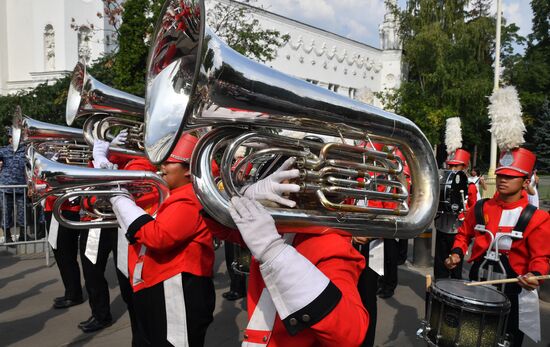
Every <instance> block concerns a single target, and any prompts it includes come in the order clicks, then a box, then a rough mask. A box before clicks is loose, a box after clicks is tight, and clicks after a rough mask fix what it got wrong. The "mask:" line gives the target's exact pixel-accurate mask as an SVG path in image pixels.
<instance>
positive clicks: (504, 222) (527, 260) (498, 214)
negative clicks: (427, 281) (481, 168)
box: [445, 148, 550, 346]
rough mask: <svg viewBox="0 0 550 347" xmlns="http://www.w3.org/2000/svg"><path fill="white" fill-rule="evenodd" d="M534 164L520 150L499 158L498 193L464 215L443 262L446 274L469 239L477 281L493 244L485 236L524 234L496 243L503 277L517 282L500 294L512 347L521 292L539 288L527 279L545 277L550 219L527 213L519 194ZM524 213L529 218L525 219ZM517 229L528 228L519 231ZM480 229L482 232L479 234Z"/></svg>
mask: <svg viewBox="0 0 550 347" xmlns="http://www.w3.org/2000/svg"><path fill="white" fill-rule="evenodd" d="M535 160H536V157H535V155H534V154H533V153H532V152H530V151H528V150H526V149H523V148H516V149H513V150H509V151H506V152H504V153H503V154H502V156H501V158H500V165H499V167H498V168H497V170H496V174H497V193H496V194H495V196H494V197H493V198H492V199H488V200H486V201H485V200H480V201H479V202H478V203H477V204H476V206H475V208H474V209H472V210H471V213H468V214H467V215H466V219H465V221H464V224H463V225H462V226H461V227H460V228H459V230H458V234H457V236H456V239H455V242H454V245H453V249H452V251H451V254H450V255H449V257H448V258H447V259H446V261H445V264H446V266H447V268H449V269H453V268H455V267H456V266H457V265H458V264H460V263H461V261H462V259H463V257H464V255H465V254H466V251H467V249H468V246H469V243H470V241H471V240H472V238H473V239H474V245H473V248H472V253H471V255H470V259H469V262H473V264H472V269H471V271H470V279H471V280H477V279H478V274H479V270H480V266H481V264H482V261H483V260H484V255H485V254H486V252H487V251H488V249H489V247H490V245H491V242H492V239H493V237H491V236H490V235H488V234H489V233H491V234H493V236H494V237H498V235H500V234H503V233H504V234H506V233H511V232H512V230H515V231H518V230H521V229H523V232H522V233H521V234H522V235H521V238H515V239H514V240H513V241H512V240H511V238H510V237H500V238H499V239H500V242H498V246H499V253H500V257H499V258H500V261H501V262H502V264H503V266H504V268H505V270H506V274H505V275H506V276H507V277H508V278H514V277H517V278H518V279H519V283H518V284H506V286H505V289H504V293H505V294H506V295H507V296H508V298H509V299H510V302H511V310H510V316H509V318H508V327H507V332H508V333H510V334H511V335H512V336H513V344H512V345H513V346H521V343H522V341H523V335H524V334H523V332H522V331H521V330H520V329H521V326H522V321H523V320H522V318H521V317H520V315H519V313H518V307H519V306H522V305H523V304H522V297H523V296H524V294H528V293H527V292H525V291H524V292H522V288H523V289H524V290H526V291H532V290H533V289H536V288H538V286H539V285H540V283H539V281H537V280H536V279H533V278H532V277H533V276H537V275H545V274H548V273H549V272H550V243H549V242H548V240H549V239H550V217H549V216H548V213H547V212H545V211H542V210H539V209H536V208H532V209H531V207H528V199H527V194H526V192H525V190H524V188H525V186H526V185H527V184H529V179H528V177H529V175H530V174H531V172H532V171H533V166H534V164H535ZM529 210H531V211H530V213H532V214H531V215H528V214H527V213H528V211H529ZM478 211H479V212H480V213H478ZM476 215H477V216H478V217H476ZM481 216H482V217H481ZM479 219H482V220H479ZM522 220H524V222H522ZM522 223H528V224H527V225H526V227H522V226H521V224H522ZM476 225H477V227H476ZM480 226H481V227H483V228H484V229H486V230H487V231H485V232H483V231H480V229H481V228H480ZM496 268H497V269H498V267H496ZM537 302H538V300H537Z"/></svg>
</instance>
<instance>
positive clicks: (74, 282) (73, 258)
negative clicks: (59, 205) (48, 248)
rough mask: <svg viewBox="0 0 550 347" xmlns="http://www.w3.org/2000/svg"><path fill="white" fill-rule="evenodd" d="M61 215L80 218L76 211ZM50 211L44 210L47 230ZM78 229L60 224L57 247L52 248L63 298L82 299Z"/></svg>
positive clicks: (50, 218)
mask: <svg viewBox="0 0 550 347" xmlns="http://www.w3.org/2000/svg"><path fill="white" fill-rule="evenodd" d="M62 214H63V217H65V218H67V219H69V220H72V221H78V220H80V216H79V214H78V212H71V211H63V212H62ZM51 220H52V213H51V212H46V224H47V228H48V230H49V228H50V222H51ZM79 235H80V230H77V229H69V228H66V227H64V226H62V225H60V226H59V230H58V232H57V249H54V250H53V254H54V257H55V261H56V263H57V268H58V269H59V274H60V275H61V280H62V281H63V286H64V287H65V298H66V299H69V300H75V301H79V300H82V285H81V284H80V267H79V266H78V261H77V256H78V237H79Z"/></svg>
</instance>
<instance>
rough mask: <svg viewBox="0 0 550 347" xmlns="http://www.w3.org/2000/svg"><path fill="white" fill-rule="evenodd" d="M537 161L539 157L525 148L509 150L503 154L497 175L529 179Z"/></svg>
mask: <svg viewBox="0 0 550 347" xmlns="http://www.w3.org/2000/svg"><path fill="white" fill-rule="evenodd" d="M536 161H537V156H536V155H535V154H534V153H533V152H531V151H529V150H527V149H525V148H514V149H511V150H507V151H505V152H502V153H501V155H500V160H499V162H498V167H497V169H496V171H495V173H496V174H497V175H506V176H514V177H523V176H526V177H529V176H530V175H531V173H532V172H533V168H534V167H535V162H536Z"/></svg>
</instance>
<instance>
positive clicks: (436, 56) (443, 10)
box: [384, 0, 521, 160]
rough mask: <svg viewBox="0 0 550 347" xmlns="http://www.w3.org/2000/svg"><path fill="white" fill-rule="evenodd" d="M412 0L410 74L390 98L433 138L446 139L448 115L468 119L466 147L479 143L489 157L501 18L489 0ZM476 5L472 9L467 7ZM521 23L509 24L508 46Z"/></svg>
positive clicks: (406, 40)
mask: <svg viewBox="0 0 550 347" xmlns="http://www.w3.org/2000/svg"><path fill="white" fill-rule="evenodd" d="M468 3H469V1H467V0H457V1H439V0H408V1H407V7H406V9H405V10H403V11H399V10H398V9H397V8H394V12H395V13H396V15H397V17H398V18H399V20H400V23H401V24H400V37H401V39H402V42H403V49H404V61H405V63H406V66H407V67H408V76H407V78H406V80H405V81H404V82H403V83H402V85H401V87H400V88H399V89H398V90H396V91H390V92H388V93H386V94H385V95H384V96H385V98H384V101H386V102H389V106H390V107H392V108H393V109H395V110H396V111H397V112H398V113H400V114H402V115H404V116H406V117H408V118H410V119H411V120H413V121H414V122H415V123H416V124H418V125H419V126H420V128H421V129H422V130H423V131H424V133H425V134H426V136H427V137H428V139H429V140H430V141H431V142H432V144H439V143H442V142H443V135H444V130H445V129H444V127H445V120H446V119H447V118H450V117H460V118H461V120H462V135H463V139H464V140H463V147H465V148H467V149H470V150H472V149H473V148H474V146H477V147H478V149H479V152H480V153H481V154H482V158H481V159H482V160H483V159H484V158H485V154H487V157H488V148H489V144H490V141H489V138H490V134H489V132H488V128H489V124H488V117H487V106H488V99H487V97H488V96H489V95H490V94H491V91H492V88H493V74H494V73H493V67H492V64H493V57H494V49H495V48H494V39H495V23H496V22H495V18H493V17H491V16H489V15H488V8H489V6H490V1H489V0H477V1H475V3H474V4H473V5H474V6H473V7H468V6H467V5H468ZM468 8H470V9H471V10H470V11H467V9H468ZM518 29H519V28H517V27H516V26H515V25H510V26H506V25H504V26H503V35H502V36H503V37H502V42H503V45H502V47H503V50H502V54H503V55H504V56H505V57H506V56H507V55H508V54H510V52H511V51H510V49H511V47H512V43H513V42H516V41H517V40H518V39H519V40H521V38H520V37H519V36H518V35H517V30H518Z"/></svg>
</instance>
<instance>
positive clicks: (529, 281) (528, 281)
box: [518, 272, 540, 290]
mask: <svg viewBox="0 0 550 347" xmlns="http://www.w3.org/2000/svg"><path fill="white" fill-rule="evenodd" d="M532 277H535V275H534V274H533V273H531V272H528V273H526V274H525V275H523V276H518V281H519V282H518V284H519V285H520V286H521V287H522V288H523V289H526V290H534V289H537V288H538V287H539V285H540V284H539V281H538V280H537V279H535V278H532Z"/></svg>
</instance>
